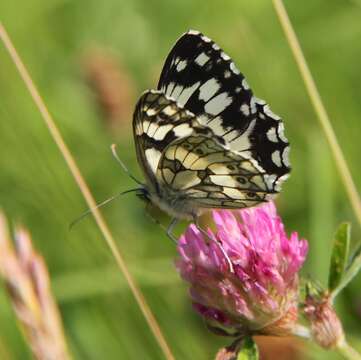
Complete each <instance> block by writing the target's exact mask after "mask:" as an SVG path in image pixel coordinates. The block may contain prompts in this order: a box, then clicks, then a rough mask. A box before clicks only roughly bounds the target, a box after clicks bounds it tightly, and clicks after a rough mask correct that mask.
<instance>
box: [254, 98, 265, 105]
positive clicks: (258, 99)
mask: <svg viewBox="0 0 361 360" xmlns="http://www.w3.org/2000/svg"><path fill="white" fill-rule="evenodd" d="M256 103H257V104H259V105H266V102H265V101H264V100H263V99H260V98H258V97H256ZM267 106H268V105H267Z"/></svg>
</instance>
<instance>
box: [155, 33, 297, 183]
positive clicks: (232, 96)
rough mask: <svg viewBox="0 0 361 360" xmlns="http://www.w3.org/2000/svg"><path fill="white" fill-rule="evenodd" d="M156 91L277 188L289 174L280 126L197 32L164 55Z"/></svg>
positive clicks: (232, 66)
mask: <svg viewBox="0 0 361 360" xmlns="http://www.w3.org/2000/svg"><path fill="white" fill-rule="evenodd" d="M158 89H159V90H160V91H163V92H164V93H165V94H166V95H167V96H169V97H171V98H173V99H174V100H176V101H177V102H178V104H179V105H180V106H184V107H185V108H186V109H187V110H189V111H190V112H192V113H193V114H195V115H196V116H197V119H198V121H199V123H200V124H202V125H204V126H207V127H210V128H211V129H212V130H213V132H214V134H215V135H217V136H219V137H222V138H223V139H224V141H225V142H226V143H227V144H228V146H229V147H230V149H231V150H233V151H236V152H240V153H244V154H246V156H248V157H252V158H253V159H255V160H256V161H257V162H258V164H259V165H260V166H261V167H262V168H263V169H264V170H265V172H266V173H268V174H269V175H270V176H273V178H274V179H275V181H278V183H279V184H280V183H281V181H282V180H283V179H284V178H285V177H283V176H284V175H285V174H287V173H289V171H290V165H289V160H288V152H289V143H288V141H287V139H286V138H285V136H284V133H283V123H282V121H281V119H280V117H278V116H277V115H275V114H274V113H273V112H272V111H271V110H270V108H269V106H268V105H267V104H266V103H265V102H264V101H263V100H260V99H258V98H257V97H255V96H254V95H253V92H252V90H251V89H250V88H249V86H248V84H247V81H246V80H245V78H244V76H243V75H242V74H241V73H240V72H239V70H238V69H237V67H236V66H235V64H234V62H233V61H232V60H231V58H230V57H229V56H228V55H227V54H225V53H224V52H223V50H222V49H221V48H220V47H219V46H218V45H217V44H215V43H214V42H213V41H212V40H210V39H209V38H208V37H206V36H204V35H203V34H201V33H199V32H197V31H193V30H191V31H189V32H188V33H186V34H184V35H183V36H182V37H181V38H180V39H179V40H178V41H177V43H176V44H175V45H174V47H173V49H172V50H171V52H170V53H169V55H168V57H167V59H166V61H165V64H164V67H163V70H162V73H161V76H160V80H159V83H158Z"/></svg>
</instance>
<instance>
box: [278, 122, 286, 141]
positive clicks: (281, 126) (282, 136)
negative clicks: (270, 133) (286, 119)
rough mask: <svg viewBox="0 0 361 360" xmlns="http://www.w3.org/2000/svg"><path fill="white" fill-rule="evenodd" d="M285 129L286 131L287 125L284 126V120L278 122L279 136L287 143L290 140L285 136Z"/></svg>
mask: <svg viewBox="0 0 361 360" xmlns="http://www.w3.org/2000/svg"><path fill="white" fill-rule="evenodd" d="M284 131H285V126H284V124H283V122H280V123H279V124H278V136H279V138H280V139H281V140H282V141H283V142H285V143H287V142H288V140H287V138H286V136H285V133H284Z"/></svg>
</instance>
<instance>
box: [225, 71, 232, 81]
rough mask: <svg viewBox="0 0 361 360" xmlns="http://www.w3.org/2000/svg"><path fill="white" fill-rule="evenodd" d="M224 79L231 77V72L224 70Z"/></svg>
mask: <svg viewBox="0 0 361 360" xmlns="http://www.w3.org/2000/svg"><path fill="white" fill-rule="evenodd" d="M224 77H225V78H226V79H228V78H229V77H231V72H230V71H228V70H226V71H225V72H224Z"/></svg>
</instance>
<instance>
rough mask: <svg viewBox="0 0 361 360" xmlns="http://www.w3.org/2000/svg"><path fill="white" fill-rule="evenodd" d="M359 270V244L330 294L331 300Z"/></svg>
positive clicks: (360, 245)
mask: <svg viewBox="0 0 361 360" xmlns="http://www.w3.org/2000/svg"><path fill="white" fill-rule="evenodd" d="M360 270H361V244H359V245H358V247H357V248H356V251H355V252H354V253H353V255H352V256H351V259H350V261H349V263H348V265H347V267H346V270H345V273H344V275H343V277H342V279H341V281H340V283H339V284H338V286H337V288H335V289H334V290H333V292H332V298H335V297H336V296H337V295H338V293H339V292H340V291H341V290H342V289H343V288H344V287H346V286H347V285H348V284H349V282H350V281H351V280H352V279H353V278H354V277H355V276H356V275H357V274H358V272H359V271H360Z"/></svg>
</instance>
